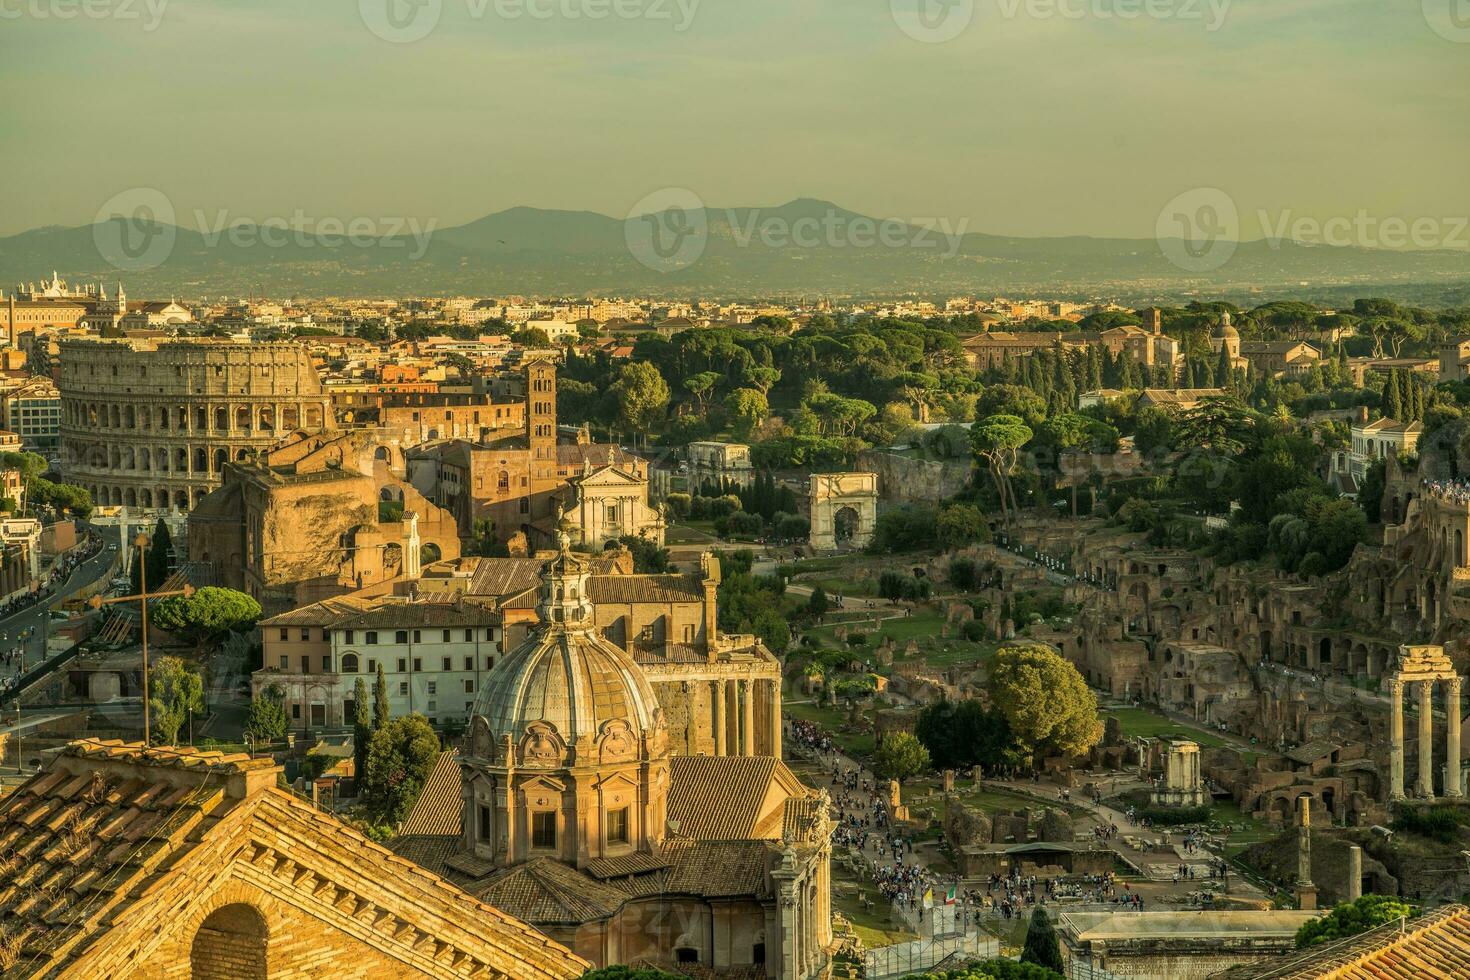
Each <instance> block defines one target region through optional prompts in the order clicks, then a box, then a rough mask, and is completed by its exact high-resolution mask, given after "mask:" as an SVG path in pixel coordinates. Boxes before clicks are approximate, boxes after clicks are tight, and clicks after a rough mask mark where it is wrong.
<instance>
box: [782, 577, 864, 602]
mask: <svg viewBox="0 0 1470 980" xmlns="http://www.w3.org/2000/svg"><path fill="white" fill-rule="evenodd" d="M795 582H796V584H797V585H809V586H811V587H812V588H820V589H821V590H822V591H823V592H825V593H827V596H828V598H830V597H832V596H837V595H840V596H854V595H860V596H864V597H868V596H877V595H878V584H877V583H876V582H859V581H857V580H856V579H850V578H841V577H839V576H836V575H810V576H803V577H802V578H799V579H796V580H795Z"/></svg>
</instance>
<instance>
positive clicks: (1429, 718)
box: [1416, 681, 1434, 800]
mask: <svg viewBox="0 0 1470 980" xmlns="http://www.w3.org/2000/svg"><path fill="white" fill-rule="evenodd" d="M1433 694H1434V681H1420V682H1419V785H1418V786H1417V787H1416V793H1417V795H1418V796H1419V797H1420V798H1421V799H1425V800H1432V799H1434V700H1433Z"/></svg>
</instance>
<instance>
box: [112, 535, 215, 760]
mask: <svg viewBox="0 0 1470 980" xmlns="http://www.w3.org/2000/svg"><path fill="white" fill-rule="evenodd" d="M133 544H134V545H135V546H136V547H137V549H138V557H137V559H136V560H137V562H138V594H137V595H122V596H117V597H115V598H112V599H104V598H102V596H100V595H94V596H93V597H92V598H91V599H89V600H88V601H87V604H88V605H89V606H91V607H92V608H93V609H101V608H102V607H103V606H110V605H112V604H114V603H118V602H132V601H133V600H135V599H136V600H137V601H138V605H139V607H140V609H141V610H142V617H143V745H144V746H147V745H150V744H152V742H153V730H152V725H151V722H150V718H149V705H148V600H149V599H167V598H169V597H170V596H176V595H181V596H183V597H184V598H186V599H187V598H188V597H189V596H191V595H193V594H194V586H192V585H188V584H186V585H185V586H184V587H183V588H182V589H173V590H172V591H169V592H152V593H150V592H149V591H148V567H147V562H146V560H145V559H146V549H147V547H148V535H146V534H144V533H142V532H141V531H140V532H138V536H137V537H136V538H134V539H133Z"/></svg>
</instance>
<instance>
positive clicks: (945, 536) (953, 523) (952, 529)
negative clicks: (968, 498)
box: [934, 503, 990, 548]
mask: <svg viewBox="0 0 1470 980" xmlns="http://www.w3.org/2000/svg"><path fill="white" fill-rule="evenodd" d="M934 531H935V534H936V535H937V536H938V538H939V544H940V546H941V547H944V548H963V547H965V546H966V545H971V544H976V543H977V542H985V543H988V542H989V541H990V524H989V523H988V522H987V521H986V520H985V512H984V511H983V510H981V509H980V508H979V507H977V506H975V505H974V504H961V503H953V504H946V505H945V506H943V507H941V508H939V514H938V515H937V516H936V517H935V518H934Z"/></svg>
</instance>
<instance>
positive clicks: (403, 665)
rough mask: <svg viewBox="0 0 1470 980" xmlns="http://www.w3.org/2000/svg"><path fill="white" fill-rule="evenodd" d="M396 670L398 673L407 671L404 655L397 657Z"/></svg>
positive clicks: (406, 661)
mask: <svg viewBox="0 0 1470 980" xmlns="http://www.w3.org/2000/svg"><path fill="white" fill-rule="evenodd" d="M398 672H399V673H400V674H406V673H408V660H407V659H406V658H404V657H399V658H398Z"/></svg>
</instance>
